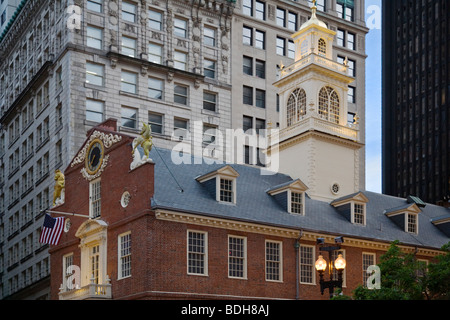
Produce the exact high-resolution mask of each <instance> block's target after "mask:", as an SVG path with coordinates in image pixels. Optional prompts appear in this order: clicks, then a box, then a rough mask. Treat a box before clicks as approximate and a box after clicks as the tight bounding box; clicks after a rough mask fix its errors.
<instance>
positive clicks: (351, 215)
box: [331, 192, 369, 226]
mask: <svg viewBox="0 0 450 320" xmlns="http://www.w3.org/2000/svg"><path fill="white" fill-rule="evenodd" d="M367 202H369V199H367V197H366V196H365V195H364V194H363V193H362V192H358V193H355V194H351V195H348V196H345V197H342V198H340V199H336V200H334V201H333V202H331V205H332V206H333V207H335V208H336V209H337V211H338V212H339V213H340V214H341V215H343V216H344V217H346V218H347V219H348V220H349V221H350V222H351V223H353V224H357V225H361V226H365V225H366V203H367Z"/></svg>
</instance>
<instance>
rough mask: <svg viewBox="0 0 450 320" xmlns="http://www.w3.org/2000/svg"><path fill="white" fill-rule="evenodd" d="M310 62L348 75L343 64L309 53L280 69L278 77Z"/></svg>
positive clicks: (346, 68)
mask: <svg viewBox="0 0 450 320" xmlns="http://www.w3.org/2000/svg"><path fill="white" fill-rule="evenodd" d="M310 64H318V65H320V66H323V67H326V68H328V69H330V70H333V71H337V72H340V73H342V74H345V75H348V66H346V65H345V64H341V63H338V62H336V61H333V60H330V59H328V58H325V57H322V56H319V55H316V54H309V55H307V56H304V57H303V58H301V59H300V60H298V61H295V62H294V63H293V64H291V65H289V66H287V67H284V68H283V69H282V70H281V71H280V79H282V78H284V77H286V76H288V75H290V74H291V73H293V72H295V71H297V70H299V69H301V68H304V67H305V66H307V65H310Z"/></svg>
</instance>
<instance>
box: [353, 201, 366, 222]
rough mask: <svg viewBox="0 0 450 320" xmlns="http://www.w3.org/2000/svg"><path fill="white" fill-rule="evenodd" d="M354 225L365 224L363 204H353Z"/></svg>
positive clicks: (364, 207)
mask: <svg viewBox="0 0 450 320" xmlns="http://www.w3.org/2000/svg"><path fill="white" fill-rule="evenodd" d="M352 220H353V223H354V224H361V225H363V226H364V225H365V224H366V205H365V204H363V203H354V204H353V217H352Z"/></svg>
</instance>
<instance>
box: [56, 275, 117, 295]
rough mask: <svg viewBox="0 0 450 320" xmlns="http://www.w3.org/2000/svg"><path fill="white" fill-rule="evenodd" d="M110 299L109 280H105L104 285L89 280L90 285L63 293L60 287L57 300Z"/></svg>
mask: <svg viewBox="0 0 450 320" xmlns="http://www.w3.org/2000/svg"><path fill="white" fill-rule="evenodd" d="M111 298H112V294H111V283H110V279H109V278H107V279H106V284H96V283H95V282H94V279H91V283H89V284H88V285H87V286H84V287H81V288H80V289H73V290H69V291H64V288H63V285H61V288H60V291H59V300H102V299H111Z"/></svg>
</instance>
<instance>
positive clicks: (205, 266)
mask: <svg viewBox="0 0 450 320" xmlns="http://www.w3.org/2000/svg"><path fill="white" fill-rule="evenodd" d="M190 233H198V234H202V235H203V237H204V238H203V241H204V246H203V252H202V253H200V254H201V255H202V256H203V273H196V272H192V271H189V261H190V258H189V254H190V253H191V252H190V251H189V234H190ZM195 253H196V254H199V253H198V252H195ZM186 273H187V274H189V275H194V276H208V232H206V231H199V230H193V229H188V230H187V232H186Z"/></svg>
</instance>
